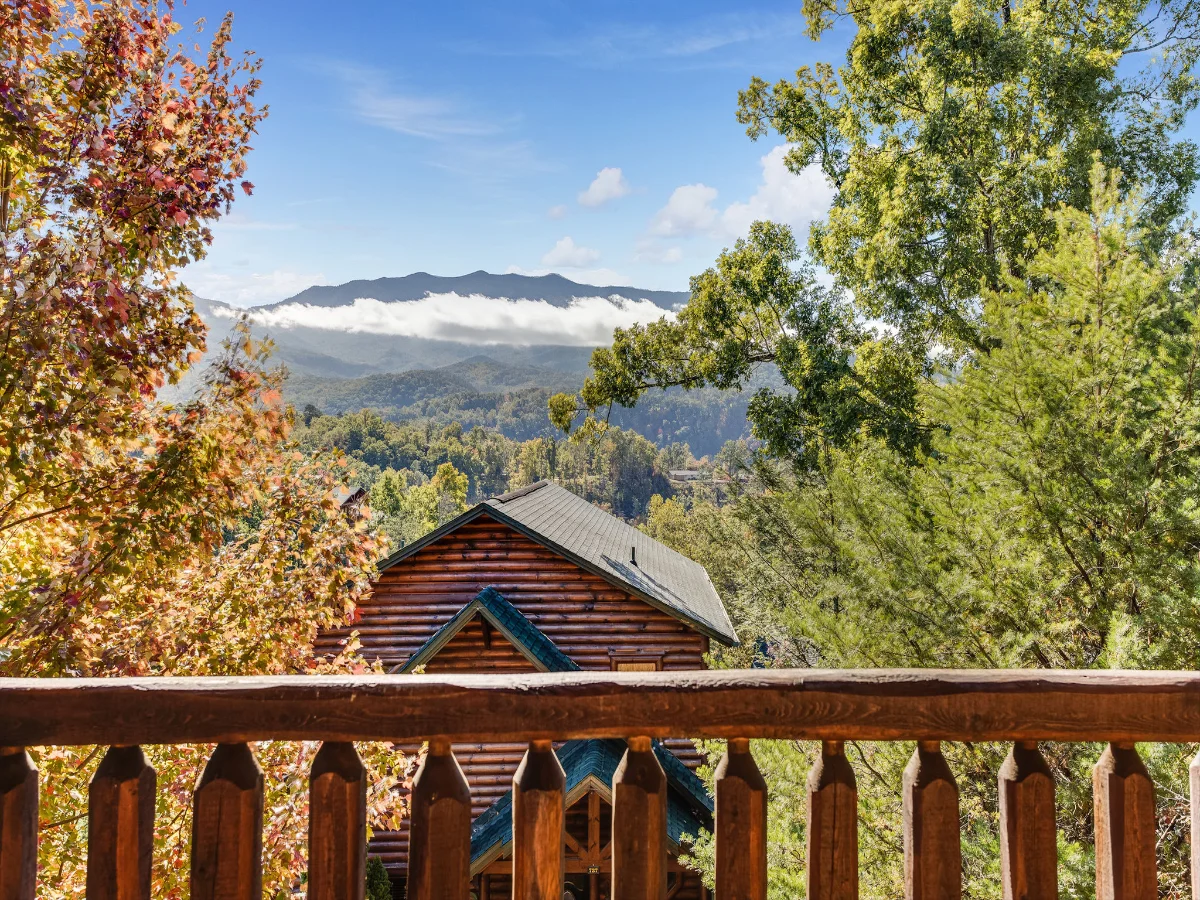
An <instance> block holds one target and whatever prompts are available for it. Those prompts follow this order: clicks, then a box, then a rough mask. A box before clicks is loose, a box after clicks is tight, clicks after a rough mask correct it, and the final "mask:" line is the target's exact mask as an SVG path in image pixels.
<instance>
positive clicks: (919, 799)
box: [904, 741, 962, 900]
mask: <svg viewBox="0 0 1200 900" xmlns="http://www.w3.org/2000/svg"><path fill="white" fill-rule="evenodd" d="M904 896H905V898H906V900H955V898H957V897H961V896H962V844H961V840H960V837H959V823H958V784H957V783H956V782H955V781H954V773H952V772H951V771H950V767H949V766H948V765H947V764H946V757H944V756H942V747H941V743H940V742H938V741H918V742H917V749H916V750H915V751H913V755H912V759H911V760H909V763H908V767H907V768H906V769H905V770H904Z"/></svg>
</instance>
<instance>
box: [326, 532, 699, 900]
mask: <svg viewBox="0 0 1200 900" xmlns="http://www.w3.org/2000/svg"><path fill="white" fill-rule="evenodd" d="M489 586H490V587H494V588H495V589H496V590H498V591H499V592H500V593H501V594H503V595H504V597H505V599H507V600H508V601H509V602H510V603H512V604H513V606H515V607H516V608H517V609H519V610H520V611H521V612H522V613H523V614H524V615H525V616H526V617H527V618H528V619H529V620H530V621H531V622H533V624H534V625H536V626H537V627H538V628H539V629H541V631H542V632H543V633H544V634H545V635H546V636H547V637H549V638H550V640H552V641H554V643H555V644H557V645H558V647H559V649H560V650H562V651H563V652H564V653H566V654H567V655H568V656H569V657H571V659H572V660H574V661H575V663H576V664H577V665H579V667H580V668H582V669H598V670H608V669H611V668H612V657H613V655H617V656H620V657H622V658H625V657H638V658H645V659H647V660H656V659H659V658H661V660H662V667H663V668H664V669H668V670H689V669H702V668H704V654H705V653H706V652H707V651H708V638H707V637H705V636H704V635H702V634H700V633H698V632H696V631H694V630H692V629H691V628H690V627H688V626H687V625H685V624H684V623H683V622H681V621H679V620H678V619H676V618H674V617H673V616H669V615H667V614H666V613H664V612H661V611H659V610H657V609H655V608H654V607H652V606H650V605H649V604H648V603H646V602H645V601H643V600H641V599H639V598H637V597H633V596H631V595H630V594H628V593H626V592H624V591H621V590H619V589H617V588H615V587H613V586H612V585H611V584H609V583H608V582H607V581H605V580H604V579H603V578H600V577H599V576H597V575H593V574H592V573H590V572H587V571H585V570H584V569H581V568H580V567H579V566H577V565H575V563H573V562H571V561H570V560H567V559H564V558H563V557H561V556H559V555H557V554H556V553H554V552H552V551H550V550H547V549H546V548H544V547H542V546H540V545H539V544H537V543H535V542H534V541H531V540H530V539H529V538H527V537H525V536H524V535H523V534H521V533H519V532H517V531H515V530H513V529H512V528H509V527H508V526H507V525H504V524H503V523H500V522H497V521H495V520H493V519H490V518H488V517H486V516H483V517H480V518H479V519H476V520H475V521H473V522H468V523H467V524H466V525H463V526H462V527H461V528H459V529H457V530H456V531H455V532H453V533H452V534H448V535H446V536H445V537H443V538H442V539H441V540H439V541H437V542H435V543H434V544H431V545H430V546H429V547H426V548H425V549H424V550H421V551H420V552H419V553H416V554H414V555H413V556H411V557H409V558H408V559H406V560H404V561H402V562H400V563H399V564H398V565H396V566H394V567H393V568H391V569H388V570H386V571H384V572H382V573H381V574H380V577H379V580H378V581H377V582H376V583H375V589H374V592H373V594H372V596H371V598H370V599H369V600H367V601H366V602H365V603H364V604H363V605H362V606H361V607H359V616H358V620H357V621H356V622H355V623H354V625H353V626H352V630H354V631H357V632H358V634H359V640H360V641H361V642H362V653H363V655H364V656H365V657H366V658H367V659H369V660H375V659H379V660H380V661H381V662H382V663H383V665H384V667H385V668H387V669H391V668H392V667H394V666H398V665H401V664H403V663H404V662H405V661H407V660H408V658H409V657H410V656H412V655H413V654H414V653H415V652H416V651H417V650H418V649H420V647H421V646H422V645H423V644H424V643H425V642H426V641H427V640H429V638H430V637H432V636H433V634H434V633H435V632H436V631H437V630H438V629H439V628H441V627H442V625H444V624H445V623H446V622H447V621H449V620H450V618H451V617H452V616H453V615H454V614H455V613H456V612H458V611H459V610H460V609H462V608H463V606H465V605H466V604H468V603H470V602H471V600H473V599H474V598H475V595H476V594H478V593H479V592H480V591H482V590H483V589H484V588H486V587H489ZM350 630H351V629H343V630H341V631H332V632H329V633H326V634H323V635H321V636H320V637H319V638H318V639H317V643H316V647H317V651H318V652H325V653H336V652H337V650H338V644H339V642H340V641H342V640H344V639H345V638H346V637H347V636H348V635H349V633H350ZM425 671H426V672H427V673H429V674H450V673H483V672H497V673H500V672H503V673H519V672H532V671H535V669H534V667H533V665H532V664H531V663H530V662H529V661H528V660H527V659H526V658H525V657H524V656H523V655H522V654H521V653H520V651H518V650H517V649H516V648H515V647H514V646H513V645H512V644H511V643H510V642H509V641H508V639H507V638H505V637H504V635H503V634H501V633H500V632H497V631H495V630H492V632H491V635H490V640H489V641H488V642H487V643H486V644H485V641H484V630H483V623H482V621H481V620H480V619H479V618H478V617H476V618H475V619H474V620H472V621H471V622H470V623H468V624H467V625H466V626H464V628H463V629H462V630H461V631H460V632H459V633H458V634H457V635H455V636H454V637H453V638H452V639H451V640H450V641H449V642H448V643H447V644H446V646H444V647H443V648H442V649H441V650H440V651H439V652H438V653H437V655H436V656H435V657H434V658H433V659H432V660H430V661H429V662H428V663H426V665H425ZM665 743H666V744H667V746H668V747H670V748H671V749H672V750H673V751H674V752H675V754H676V755H677V756H679V757H680V759H682V760H683V761H684V762H685V763H686V764H688V765H689V766H691V767H693V768H695V767H696V766H697V765H699V763H700V756H699V754H698V753H697V752H696V749H695V747H694V746H693V745H692V743H691V742H690V741H688V740H684V739H672V740H668V741H666V742H665ZM525 748H526V745H525V744H511V745H510V744H493V745H488V746H486V747H483V746H481V745H478V744H475V745H467V744H455V745H454V753H455V755H456V756H457V757H458V762H459V765H461V766H462V769H463V774H464V775H466V778H467V783H468V784H470V786H471V806H472V812H473V814H474V815H476V816H477V815H479V814H480V813H481V812H483V810H485V809H487V808H488V807H489V806H490V805H491V804H492V803H494V802H495V801H496V800H497V799H499V798H500V797H501V796H503V795H504V793H505V792H507V791H508V790H509V789H510V788H511V787H512V777H513V773H515V772H516V769H517V766H518V764H519V763H520V761H521V757H522V756H523V755H524V753H525ZM402 749H404V750H405V751H406V752H414V751H415V750H416V748H415V747H407V748H402ZM584 808H585V809H586V805H585V807H584ZM606 808H607V807H606ZM606 832H607V827H606ZM605 840H606V841H607V834H606V838H605ZM371 854H372V855H373V856H378V857H380V859H381V860H382V861H383V862H384V863H385V864H386V865H387V866H388V867H389V868H392V869H393V870H397V871H400V870H402V869H403V867H404V866H405V865H406V863H407V860H408V828H407V827H402V828H401V829H400V830H399V831H394V832H392V831H376V832H375V835H374V837H373V838H372V840H371ZM498 886H499V885H498V884H497V887H498Z"/></svg>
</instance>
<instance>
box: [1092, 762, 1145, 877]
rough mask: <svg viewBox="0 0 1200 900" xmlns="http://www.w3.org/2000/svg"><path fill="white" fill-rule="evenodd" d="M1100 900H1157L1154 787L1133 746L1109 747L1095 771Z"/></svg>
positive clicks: (1093, 776) (1093, 770)
mask: <svg viewBox="0 0 1200 900" xmlns="http://www.w3.org/2000/svg"><path fill="white" fill-rule="evenodd" d="M1092 792H1093V799H1094V801H1095V809H1096V900H1155V898H1156V897H1158V867H1157V864H1156V862H1155V859H1154V850H1155V821H1154V784H1153V783H1152V782H1151V781H1150V773H1149V772H1147V771H1146V767H1145V765H1143V764H1142V759H1141V757H1140V756H1138V752H1137V750H1136V749H1135V748H1134V746H1133V744H1109V745H1108V746H1107V747H1105V748H1104V753H1102V754H1101V756H1100V760H1099V761H1098V762H1097V763H1096V765H1095V768H1093V769H1092Z"/></svg>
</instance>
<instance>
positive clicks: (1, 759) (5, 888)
mask: <svg viewBox="0 0 1200 900" xmlns="http://www.w3.org/2000/svg"><path fill="white" fill-rule="evenodd" d="M37 815H38V773H37V769H36V768H34V765H33V760H32V759H30V758H29V754H28V753H26V752H25V749H24V748H23V747H5V746H0V897H4V898H5V900H8V898H10V897H11V898H12V900H33V898H34V895H35V894H36V893H37V837H38V818H37Z"/></svg>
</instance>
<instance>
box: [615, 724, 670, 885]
mask: <svg viewBox="0 0 1200 900" xmlns="http://www.w3.org/2000/svg"><path fill="white" fill-rule="evenodd" d="M612 796H613V825H612V900H664V898H665V897H666V893H667V867H666V863H667V776H666V774H665V773H664V772H663V769H662V766H661V765H659V762H658V759H657V758H656V757H655V756H654V750H653V749H652V747H651V743H650V738H648V737H632V738H630V739H629V746H628V747H627V748H626V750H625V755H624V756H623V757H622V758H621V762H620V764H619V765H618V766H617V771H616V772H615V773H614V774H613V789H612Z"/></svg>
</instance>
